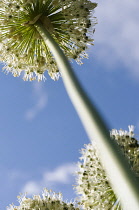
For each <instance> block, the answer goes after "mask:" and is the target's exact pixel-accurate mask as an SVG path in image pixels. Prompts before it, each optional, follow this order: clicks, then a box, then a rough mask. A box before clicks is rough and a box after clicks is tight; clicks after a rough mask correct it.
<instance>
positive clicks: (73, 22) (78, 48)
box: [0, 0, 97, 81]
mask: <svg viewBox="0 0 139 210" xmlns="http://www.w3.org/2000/svg"><path fill="white" fill-rule="evenodd" d="M96 6H97V4H96V3H92V2H91V1H90V0H66V1H65V0H14V1H13V0H2V1H0V62H3V63H5V67H4V70H5V72H6V73H8V72H11V73H12V74H13V76H19V75H20V74H21V72H24V77H23V79H24V80H30V81H32V80H35V79H38V81H40V80H45V76H44V72H45V71H48V74H49V75H50V77H51V78H52V79H54V80H57V79H58V78H59V76H60V73H59V69H58V67H57V64H56V62H55V59H54V57H53V55H52V53H51V51H50V49H49V48H48V46H47V45H46V43H45V42H44V40H43V38H42V37H41V35H40V34H39V32H38V31H37V29H36V27H35V24H36V23H37V21H40V22H41V23H42V24H43V26H44V27H45V28H46V30H48V31H49V33H50V34H51V36H52V37H53V39H54V40H55V41H56V42H57V43H58V44H59V46H60V48H61V49H62V50H63V52H64V54H65V55H66V56H67V57H68V58H69V59H70V60H72V59H75V60H76V61H77V62H78V63H79V64H81V63H82V62H81V59H83V58H86V57H87V55H86V53H85V50H86V49H87V46H88V44H92V43H93V39H92V34H93V32H92V31H93V26H94V25H95V24H96V19H95V18H94V17H91V14H92V11H93V10H94V8H95V7H96Z"/></svg>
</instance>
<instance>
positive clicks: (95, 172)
mask: <svg viewBox="0 0 139 210" xmlns="http://www.w3.org/2000/svg"><path fill="white" fill-rule="evenodd" d="M110 136H111V137H112V138H114V139H115V141H116V142H117V143H118V145H119V146H120V148H121V150H122V152H123V154H124V155H125V156H126V157H127V159H128V162H129V164H130V166H131V169H132V170H133V171H134V172H135V174H136V177H137V178H139V142H138V141H137V140H136V139H135V138H134V126H129V131H124V130H122V129H120V130H116V129H113V130H112V131H111V132H110ZM81 154H82V156H81V158H80V162H79V163H78V172H77V186H76V187H75V189H76V191H77V193H78V194H80V203H81V204H82V205H83V206H84V209H85V210H86V209H87V210H91V209H92V210H98V209H99V210H104V209H107V210H108V209H109V210H111V209H115V210H120V209H122V207H121V204H120V199H118V198H117V197H116V195H115V193H114V191H113V189H112V187H111V184H110V182H109V179H108V177H107V175H106V172H105V170H104V167H103V165H102V164H101V162H100V158H99V154H98V152H97V147H96V145H95V143H94V144H88V145H85V148H84V149H82V150H81Z"/></svg>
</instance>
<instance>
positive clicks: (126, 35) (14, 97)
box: [0, 0, 139, 210]
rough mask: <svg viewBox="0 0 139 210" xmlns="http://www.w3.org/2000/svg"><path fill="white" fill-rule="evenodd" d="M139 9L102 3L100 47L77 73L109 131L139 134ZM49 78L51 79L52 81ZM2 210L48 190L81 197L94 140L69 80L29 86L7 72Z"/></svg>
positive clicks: (0, 78)
mask: <svg viewBox="0 0 139 210" xmlns="http://www.w3.org/2000/svg"><path fill="white" fill-rule="evenodd" d="M138 11H139V4H138V1H137V0H132V1H127V0H122V1H121V0H117V1H112V0H107V1H105V2H104V1H99V5H98V8H96V12H95V16H97V18H98V25H97V26H96V32H95V34H94V39H95V46H92V47H91V48H90V49H89V50H88V54H89V59H86V60H84V64H83V65H82V66H78V65H77V64H76V63H73V64H72V65H73V68H74V70H75V73H76V74H77V76H78V78H79V80H80V81H81V83H82V85H83V86H84V88H85V90H86V91H87V93H88V95H89V96H90V98H91V99H92V100H93V101H94V102H95V104H96V105H97V106H98V109H99V110H100V112H101V113H102V115H103V117H104V119H105V121H106V122H107V124H108V125H109V129H112V128H116V129H120V128H122V129H124V130H126V129H127V127H128V125H131V124H132V125H135V133H136V136H137V137H138V135H139V118H138V115H139V100H138V97H139V71H138V70H139V53H138V49H139V41H138V37H139V30H138V22H139V15H138ZM1 68H2V65H1ZM46 76H47V75H46ZM0 90H1V91H0V186H1V188H0V210H3V209H6V206H8V205H9V204H10V203H12V202H13V203H15V204H17V198H16V197H17V195H19V193H20V192H28V194H29V195H31V194H34V193H40V192H41V191H42V189H43V188H44V187H47V188H49V189H53V190H54V191H57V192H59V191H61V192H62V193H63V196H64V199H69V200H70V199H72V198H75V197H76V194H75V192H74V190H73V189H72V188H73V187H72V185H74V184H75V176H73V175H72V174H73V172H74V171H75V170H76V162H77V161H78V158H79V156H80V154H79V150H80V149H81V148H82V147H83V145H84V144H86V143H89V139H88V137H87V135H86V133H85V131H84V128H83V127H82V124H81V122H80V120H79V118H78V116H77V114H76V111H75V110H74V107H73V106H72V103H71V101H70V99H69V97H68V95H67V93H66V90H65V88H64V85H63V82H62V79H60V80H59V81H57V82H54V81H52V80H51V79H50V78H49V76H47V80H46V82H40V83H38V82H24V81H23V80H22V79H21V78H14V77H13V76H12V75H10V74H9V75H5V74H4V73H3V72H0Z"/></svg>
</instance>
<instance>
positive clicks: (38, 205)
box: [7, 189, 79, 210]
mask: <svg viewBox="0 0 139 210" xmlns="http://www.w3.org/2000/svg"><path fill="white" fill-rule="evenodd" d="M18 201H19V203H20V205H19V206H14V205H13V204H12V205H10V206H9V207H7V210H79V208H78V207H75V205H74V203H66V202H64V201H63V200H62V195H61V193H55V192H52V191H48V190H47V189H44V191H43V193H42V196H40V195H34V196H33V198H27V197H26V196H25V195H21V196H18Z"/></svg>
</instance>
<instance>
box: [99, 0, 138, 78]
mask: <svg viewBox="0 0 139 210" xmlns="http://www.w3.org/2000/svg"><path fill="white" fill-rule="evenodd" d="M95 11H96V13H95V15H96V16H97V18H98V25H97V26H96V33H95V45H96V48H95V53H96V55H97V57H98V59H99V60H100V62H102V63H103V64H105V65H107V67H110V68H111V69H112V68H113V66H115V65H117V64H118V63H119V62H120V63H123V64H124V65H125V67H126V68H127V70H129V71H130V73H132V74H133V75H135V76H138V78H139V71H138V66H139V53H138V49H139V41H138V37H139V29H138V23H139V15H138V11H139V4H138V0H132V1H127V0H122V1H121V0H116V1H112V0H107V1H101V0H100V1H99V2H98V7H97V8H96V10H95Z"/></svg>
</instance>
